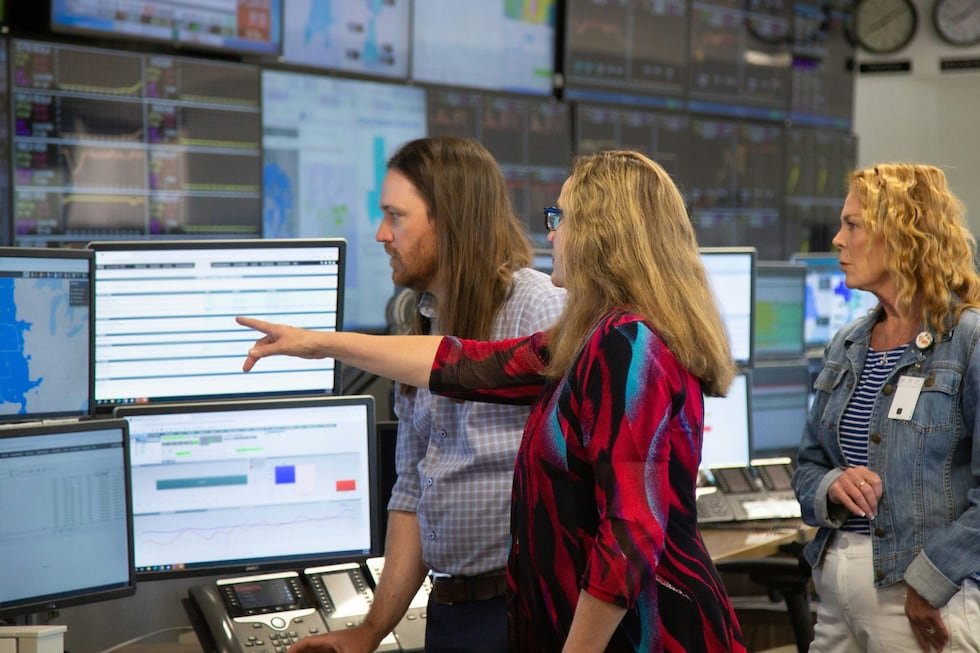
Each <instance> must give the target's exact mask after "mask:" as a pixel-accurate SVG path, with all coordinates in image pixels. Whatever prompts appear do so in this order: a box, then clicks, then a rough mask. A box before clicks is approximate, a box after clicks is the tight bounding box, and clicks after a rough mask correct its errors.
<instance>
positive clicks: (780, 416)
mask: <svg viewBox="0 0 980 653" xmlns="http://www.w3.org/2000/svg"><path fill="white" fill-rule="evenodd" d="M809 397H810V372H809V369H808V365H807V362H806V360H795V361H785V362H776V361H767V362H765V363H756V365H755V367H754V368H752V458H772V457H778V456H789V457H791V458H794V459H795V458H796V454H797V452H798V451H799V449H800V440H801V439H802V438H803V429H804V428H805V427H806V418H807V409H808V407H809Z"/></svg>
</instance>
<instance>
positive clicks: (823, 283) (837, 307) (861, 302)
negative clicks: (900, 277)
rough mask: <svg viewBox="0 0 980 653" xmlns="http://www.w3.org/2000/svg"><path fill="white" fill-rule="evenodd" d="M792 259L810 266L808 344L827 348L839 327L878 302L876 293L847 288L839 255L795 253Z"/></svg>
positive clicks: (807, 315)
mask: <svg viewBox="0 0 980 653" xmlns="http://www.w3.org/2000/svg"><path fill="white" fill-rule="evenodd" d="M792 260H793V261H796V262H799V263H803V264H804V265H805V266H806V318H805V320H804V325H805V330H804V340H805V341H806V346H807V347H823V346H824V345H826V344H827V343H828V342H830V340H831V338H833V337H834V334H835V333H837V331H838V329H840V328H841V327H842V326H844V325H846V324H848V323H850V322H852V321H854V320H856V319H857V318H859V317H862V316H864V315H867V313H868V311H870V310H871V309H873V308H874V307H875V306H877V305H878V298H877V297H875V296H874V295H873V294H872V293H869V292H866V291H864V290H857V289H854V288H848V287H847V285H846V284H845V283H844V272H843V271H841V269H840V265H839V264H838V262H837V255H836V254H832V253H825V254H794V255H793V256H792Z"/></svg>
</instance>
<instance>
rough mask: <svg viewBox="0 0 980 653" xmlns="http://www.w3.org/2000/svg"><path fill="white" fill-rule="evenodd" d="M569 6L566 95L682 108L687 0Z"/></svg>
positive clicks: (579, 0)
mask: <svg viewBox="0 0 980 653" xmlns="http://www.w3.org/2000/svg"><path fill="white" fill-rule="evenodd" d="M565 11H566V17H565V49H564V62H565V63H564V81H565V87H564V98H565V99H566V100H574V101H586V102H608V103H616V104H633V105H640V106H647V107H652V108H663V109H681V108H683V106H684V99H685V95H686V92H687V77H688V36H687V34H688V3H687V1H686V0H661V1H659V2H641V1H639V0H625V1H622V2H615V3H610V2H605V1H604V0H568V1H567V2H566V9H565Z"/></svg>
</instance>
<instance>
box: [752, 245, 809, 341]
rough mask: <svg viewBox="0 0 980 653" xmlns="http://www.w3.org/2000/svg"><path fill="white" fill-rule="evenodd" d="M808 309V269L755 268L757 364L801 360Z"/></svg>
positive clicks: (764, 264)
mask: <svg viewBox="0 0 980 653" xmlns="http://www.w3.org/2000/svg"><path fill="white" fill-rule="evenodd" d="M805 305H806V267H805V266H803V265H802V264H800V263H787V262H783V261H759V262H758V263H756V266H755V351H754V352H753V353H754V355H755V357H756V360H759V359H767V358H787V357H789V358H800V357H801V356H803V354H804V353H805V347H804V346H803V322H804V309H805Z"/></svg>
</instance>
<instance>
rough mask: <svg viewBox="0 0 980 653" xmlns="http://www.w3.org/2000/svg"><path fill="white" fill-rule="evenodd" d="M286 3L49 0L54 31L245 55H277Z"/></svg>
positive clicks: (255, 0)
mask: <svg viewBox="0 0 980 653" xmlns="http://www.w3.org/2000/svg"><path fill="white" fill-rule="evenodd" d="M284 4H286V3H285V0H228V1H227V2H207V1H202V0H181V1H180V2H174V1H173V0H140V2H130V1H129V0H99V2H73V1H72V0H51V29H52V31H55V32H68V33H73V34H84V35H87V36H100V37H115V38H123V39H139V40H144V41H157V42H163V43H170V44H172V45H176V46H192V47H197V48H205V49H209V50H216V51H219V52H233V53H241V54H267V55H273V54H279V50H280V49H281V46H282V24H281V19H282V16H281V13H282V8H283V7H282V6H283V5H284Z"/></svg>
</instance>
